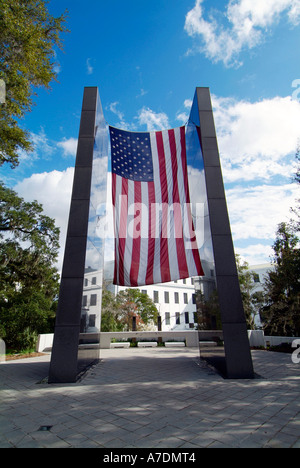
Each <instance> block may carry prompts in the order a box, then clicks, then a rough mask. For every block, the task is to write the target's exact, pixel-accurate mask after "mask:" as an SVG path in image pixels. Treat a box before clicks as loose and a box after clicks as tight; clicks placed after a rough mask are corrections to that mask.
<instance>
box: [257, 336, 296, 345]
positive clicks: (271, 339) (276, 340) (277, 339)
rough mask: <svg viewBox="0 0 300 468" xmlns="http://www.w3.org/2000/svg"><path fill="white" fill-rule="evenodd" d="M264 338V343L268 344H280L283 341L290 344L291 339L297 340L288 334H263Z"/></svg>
mask: <svg viewBox="0 0 300 468" xmlns="http://www.w3.org/2000/svg"><path fill="white" fill-rule="evenodd" d="M298 339H299V338H298ZM265 340H266V345H267V344H268V345H270V346H280V345H281V344H284V343H288V344H292V343H293V341H295V340H297V338H295V337H290V336H265Z"/></svg>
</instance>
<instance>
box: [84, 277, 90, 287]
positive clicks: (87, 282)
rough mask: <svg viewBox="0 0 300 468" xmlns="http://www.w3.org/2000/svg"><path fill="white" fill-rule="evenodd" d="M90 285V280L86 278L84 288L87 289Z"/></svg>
mask: <svg viewBox="0 0 300 468" xmlns="http://www.w3.org/2000/svg"><path fill="white" fill-rule="evenodd" d="M88 285H89V281H88V279H86V278H85V280H84V287H85V288H86V287H87V286H88Z"/></svg>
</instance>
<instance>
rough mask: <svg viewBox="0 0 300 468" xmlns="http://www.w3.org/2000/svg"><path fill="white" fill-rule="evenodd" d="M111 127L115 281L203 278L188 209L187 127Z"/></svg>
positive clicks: (126, 283) (133, 283) (138, 282)
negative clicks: (149, 129)
mask: <svg viewBox="0 0 300 468" xmlns="http://www.w3.org/2000/svg"><path fill="white" fill-rule="evenodd" d="M109 129H110V141H111V159H112V197H113V207H114V227H115V273H114V284H116V285H120V286H128V287H137V286H144V285H150V284H157V283H166V282H170V281H176V280H179V279H185V278H189V277H193V276H203V275H204V273H203V269H202V265H201V260H200V256H199V250H198V247H197V242H196V239H195V233H194V225H193V221H192V214H191V208H190V195H189V187H188V174H187V158H186V144H185V127H181V128H176V129H173V130H164V131H160V132H149V133H136V132H127V131H124V130H119V129H116V128H113V127H110V128H109Z"/></svg>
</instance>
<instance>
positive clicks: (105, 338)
mask: <svg viewBox="0 0 300 468" xmlns="http://www.w3.org/2000/svg"><path fill="white" fill-rule="evenodd" d="M221 333H222V332H218V334H216V332H215V331H209V332H197V331H184V330H183V331H178V332H116V333H94V334H86V335H84V334H82V335H80V339H81V341H83V342H85V341H86V342H90V343H91V344H92V343H94V344H96V343H98V344H99V343H100V348H101V349H110V343H111V340H112V339H116V340H121V341H127V340H128V339H130V338H136V339H137V341H138V340H143V341H150V340H154V339H155V340H158V338H162V341H163V342H166V341H170V340H176V341H186V345H187V347H188V348H195V347H198V346H199V341H208V338H209V337H216V336H219V338H220V339H222V335H221ZM248 336H249V342H250V346H252V347H263V348H266V347H267V344H269V345H270V346H280V345H281V344H282V343H290V344H292V343H293V341H294V340H296V339H297V338H295V337H286V336H265V335H264V332H263V331H262V330H249V331H248ZM53 338H54V335H53V334H48V335H39V338H38V343H37V346H36V350H37V352H39V353H42V352H47V351H48V352H49V351H51V349H52V345H53Z"/></svg>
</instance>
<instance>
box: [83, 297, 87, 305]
mask: <svg viewBox="0 0 300 468" xmlns="http://www.w3.org/2000/svg"><path fill="white" fill-rule="evenodd" d="M86 306H87V296H83V298H82V307H86Z"/></svg>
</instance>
